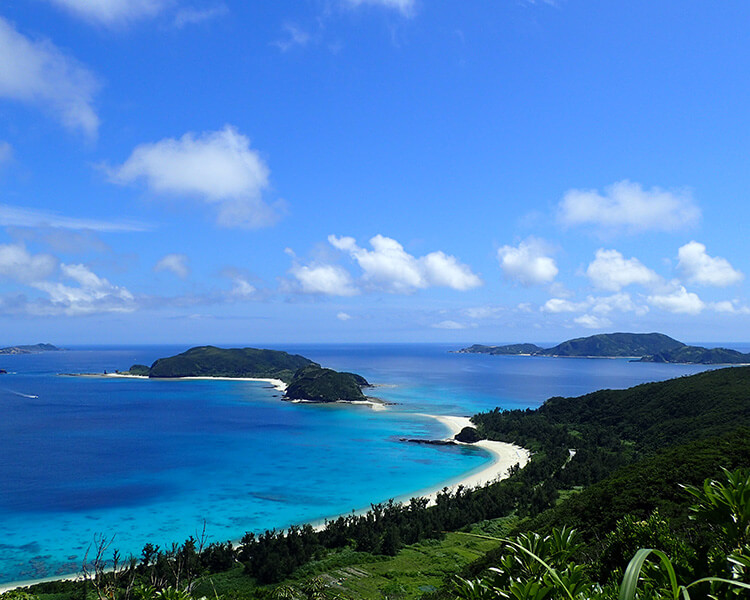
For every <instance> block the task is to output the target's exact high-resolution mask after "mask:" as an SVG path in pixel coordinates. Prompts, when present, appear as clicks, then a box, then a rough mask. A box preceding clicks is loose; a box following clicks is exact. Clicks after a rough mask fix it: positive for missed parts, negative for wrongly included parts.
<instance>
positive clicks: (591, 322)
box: [573, 315, 612, 329]
mask: <svg viewBox="0 0 750 600" xmlns="http://www.w3.org/2000/svg"><path fill="white" fill-rule="evenodd" d="M573 321H574V322H576V323H578V324H579V325H582V326H583V327H586V328H587V329H605V328H606V327H609V326H611V325H612V321H610V320H609V319H607V318H606V317H597V316H596V315H581V316H580V317H576V318H575V319H573Z"/></svg>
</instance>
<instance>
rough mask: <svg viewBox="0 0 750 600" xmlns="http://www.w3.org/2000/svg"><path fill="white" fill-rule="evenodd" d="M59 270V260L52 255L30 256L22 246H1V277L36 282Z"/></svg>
mask: <svg viewBox="0 0 750 600" xmlns="http://www.w3.org/2000/svg"><path fill="white" fill-rule="evenodd" d="M56 268H57V259H56V258H55V257H54V256H52V255H50V254H36V255H32V254H30V253H29V252H28V251H27V250H26V248H24V247H23V246H22V245H20V244H4V245H0V276H3V277H8V278H10V279H14V280H16V281H21V282H34V281H39V280H42V279H45V278H47V277H49V276H50V275H51V274H52V273H53V272H54V271H55V269H56Z"/></svg>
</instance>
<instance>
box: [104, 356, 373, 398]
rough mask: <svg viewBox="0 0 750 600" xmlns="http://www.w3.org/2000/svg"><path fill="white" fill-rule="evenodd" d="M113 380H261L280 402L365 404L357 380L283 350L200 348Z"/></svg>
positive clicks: (136, 368) (363, 384) (135, 367)
mask: <svg viewBox="0 0 750 600" xmlns="http://www.w3.org/2000/svg"><path fill="white" fill-rule="evenodd" d="M115 375H120V376H129V377H148V378H150V379H166V378H172V379H177V378H181V379H183V378H228V379H264V380H271V381H273V382H279V383H280V384H281V385H279V386H278V387H279V389H283V390H284V397H283V398H284V400H291V401H295V402H367V401H370V400H369V399H368V398H367V396H365V394H364V393H363V392H362V388H365V387H370V384H369V383H368V381H367V380H366V379H365V378H364V377H362V376H361V375H357V374H355V373H345V372H339V371H334V370H333V369H326V368H324V367H322V366H321V365H319V364H318V363H316V362H313V361H312V360H310V359H309V358H305V357H304V356H300V355H299V354H289V353H287V352H283V351H281V350H267V349H260V348H217V347H216V346H198V347H195V348H190V349H189V350H187V351H185V352H182V353H181V354H177V355H175V356H170V357H167V358H160V359H158V360H156V361H155V362H154V363H153V364H152V365H151V366H150V367H148V366H146V365H141V364H136V365H133V366H132V367H130V369H129V370H128V371H126V372H118V373H115Z"/></svg>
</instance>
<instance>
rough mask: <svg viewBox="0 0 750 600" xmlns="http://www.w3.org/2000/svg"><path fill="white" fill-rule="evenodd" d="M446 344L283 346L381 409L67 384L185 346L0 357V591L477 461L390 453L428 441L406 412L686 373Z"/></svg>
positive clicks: (311, 515)
mask: <svg viewBox="0 0 750 600" xmlns="http://www.w3.org/2000/svg"><path fill="white" fill-rule="evenodd" d="M456 347H457V346H455V345H451V346H448V345H440V344H423V345H416V344H401V345H296V346H295V345H285V346H284V347H283V348H281V349H284V350H287V351H289V352H295V353H300V354H303V355H304V356H307V357H308V358H311V359H312V360H315V361H317V362H319V363H321V364H323V365H324V366H327V367H332V368H335V369H340V370H347V371H354V372H357V373H360V374H362V375H364V376H365V377H366V378H367V379H368V380H369V381H370V382H372V383H375V384H377V385H378V387H376V388H374V389H373V390H371V392H370V393H371V394H372V395H376V396H379V397H381V398H383V399H385V400H387V401H389V402H394V403H396V404H395V405H393V406H390V407H388V410H385V411H373V410H371V409H370V408H368V407H364V406H341V405H334V406H330V405H305V404H291V403H287V402H282V401H280V399H279V393H278V392H276V391H275V390H273V389H272V388H271V387H269V386H268V385H266V384H263V383H256V382H232V381H150V380H132V379H104V378H96V377H68V376H61V375H60V374H61V373H92V372H94V373H101V372H103V371H104V370H107V371H113V370H115V369H120V370H125V369H127V368H129V367H130V365H131V364H134V363H144V364H151V362H153V361H154V360H155V359H157V358H159V357H162V356H169V355H172V354H176V353H178V352H182V351H184V350H186V349H187V346H161V347H157V346H150V347H133V348H114V347H97V348H74V349H71V350H68V351H65V352H50V353H44V354H34V355H15V356H0V368H4V369H6V370H7V371H8V374H7V375H2V376H0V407H1V409H2V419H1V420H0V583H2V582H8V581H19V580H27V579H33V578H40V577H48V576H53V575H59V574H67V573H71V572H76V571H79V570H80V566H81V564H82V561H83V559H84V556H85V554H86V552H87V549H88V548H89V547H90V545H91V544H92V542H93V541H94V539H95V537H96V536H105V537H106V538H108V539H109V538H114V541H113V543H112V547H113V548H114V547H117V548H118V549H120V551H121V552H122V553H123V554H125V555H128V554H131V553H132V554H134V555H136V556H137V555H139V554H140V550H141V548H142V547H143V545H144V544H145V543H146V542H152V543H155V544H159V545H161V546H162V547H164V546H165V545H170V544H171V543H172V542H182V541H184V540H185V539H186V538H187V537H188V536H190V535H195V534H196V533H198V532H200V530H201V529H202V527H203V524H204V522H205V526H206V532H207V534H208V536H209V539H210V540H212V541H224V540H229V539H231V540H236V539H239V538H240V537H242V535H243V534H244V533H245V532H246V531H262V530H264V529H270V528H277V529H278V528H284V527H287V526H289V525H290V524H293V523H303V522H310V521H318V520H322V519H324V518H326V517H333V516H335V515H339V514H343V513H347V512H350V511H352V510H357V509H362V508H366V507H368V506H369V505H370V503H375V502H382V501H385V500H387V499H389V498H400V497H409V496H411V495H415V494H416V493H417V492H419V491H423V490H426V489H429V488H433V489H434V488H436V487H440V486H441V485H442V484H444V483H448V482H450V481H451V480H455V479H457V478H459V477H460V476H461V475H462V474H464V473H466V472H467V471H471V470H474V469H478V468H481V467H482V466H483V465H484V464H485V462H486V461H487V460H488V457H487V456H486V455H485V454H484V453H483V451H481V450H479V449H472V448H465V447H461V448H455V447H436V446H425V445H419V444H408V443H404V442H401V441H399V438H401V437H442V436H444V435H445V434H446V431H445V429H444V427H443V426H442V425H440V424H439V423H438V422H437V421H435V420H433V419H430V418H427V417H424V416H420V413H431V414H449V415H471V414H474V413H476V412H480V411H484V410H489V409H492V408H494V407H496V406H500V407H502V408H526V407H536V406H538V405H539V404H541V403H542V402H543V401H544V400H545V399H546V398H548V397H550V396H557V395H562V396H571V395H580V394H584V393H587V392H590V391H593V390H597V389H601V388H625V387H629V386H632V385H635V384H638V383H642V382H646V381H657V380H663V379H669V378H672V377H678V376H681V375H685V374H690V373H695V372H698V371H701V370H703V369H704V368H702V367H698V366H685V365H657V364H649V363H631V362H628V361H627V360H610V359H554V358H537V357H534V358H529V357H503V356H484V355H468V354H451V353H449V352H448V351H449V350H453V349H456Z"/></svg>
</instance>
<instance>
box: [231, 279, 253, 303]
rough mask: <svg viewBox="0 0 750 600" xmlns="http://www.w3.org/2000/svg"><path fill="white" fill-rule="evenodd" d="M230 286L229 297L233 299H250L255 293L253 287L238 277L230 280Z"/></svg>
mask: <svg viewBox="0 0 750 600" xmlns="http://www.w3.org/2000/svg"><path fill="white" fill-rule="evenodd" d="M232 284H233V285H232V292H231V295H232V296H233V297H235V298H250V297H251V296H254V295H255V292H257V289H256V288H255V286H254V285H252V284H251V283H250V282H248V281H247V279H245V278H244V277H242V276H239V275H237V276H235V277H233V278H232Z"/></svg>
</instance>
